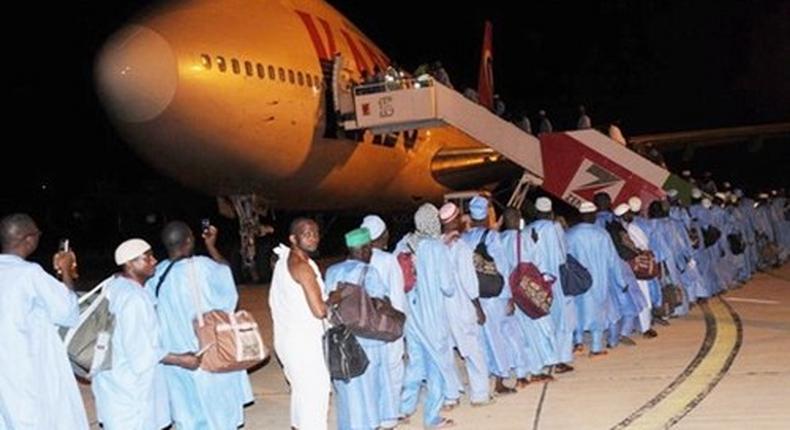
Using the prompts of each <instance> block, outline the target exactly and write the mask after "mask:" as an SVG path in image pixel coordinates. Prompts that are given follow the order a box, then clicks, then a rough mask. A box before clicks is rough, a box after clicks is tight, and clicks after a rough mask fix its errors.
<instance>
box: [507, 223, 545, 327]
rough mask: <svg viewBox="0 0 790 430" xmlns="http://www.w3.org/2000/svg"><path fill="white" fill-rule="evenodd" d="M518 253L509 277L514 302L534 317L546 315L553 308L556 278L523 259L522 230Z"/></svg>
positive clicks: (518, 241)
mask: <svg viewBox="0 0 790 430" xmlns="http://www.w3.org/2000/svg"><path fill="white" fill-rule="evenodd" d="M516 255H517V256H518V257H517V258H518V260H517V261H518V264H517V265H516V268H515V269H513V272H512V273H511V274H510V279H509V281H510V289H511V292H512V293H513V302H514V303H515V304H516V305H517V306H518V308H519V309H521V311H522V312H524V313H525V314H527V316H528V317H530V318H532V319H538V318H541V317H544V316H546V315H548V313H549V310H550V309H551V302H552V299H553V294H552V291H551V285H552V284H553V283H554V281H555V280H556V279H555V278H554V277H553V276H551V275H549V274H543V273H540V270H538V268H537V267H535V265H534V264H532V263H527V262H523V261H521V231H519V232H518V236H517V241H516Z"/></svg>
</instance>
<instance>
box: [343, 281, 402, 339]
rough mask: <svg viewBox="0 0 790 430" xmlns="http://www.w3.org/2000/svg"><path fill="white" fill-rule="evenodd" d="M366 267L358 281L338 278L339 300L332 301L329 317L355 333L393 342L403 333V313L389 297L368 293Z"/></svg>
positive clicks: (368, 337)
mask: <svg viewBox="0 0 790 430" xmlns="http://www.w3.org/2000/svg"><path fill="white" fill-rule="evenodd" d="M368 267H370V266H365V270H364V271H363V272H362V279H361V280H360V282H359V283H360V284H361V285H357V284H352V283H349V282H340V283H339V284H338V288H337V291H338V292H339V293H340V300H339V301H338V302H337V303H336V304H334V305H332V313H331V316H330V321H332V324H334V325H341V324H343V325H345V326H346V327H348V329H349V330H351V332H352V333H354V335H355V336H359V337H364V338H367V339H376V340H383V341H385V342H392V341H394V340H397V339H399V338H401V337H402V336H403V326H404V324H405V323H406V315H405V314H404V313H403V312H401V311H399V310H397V309H395V308H393V307H392V304H391V303H390V301H389V299H388V298H384V299H379V298H375V297H370V295H368V292H367V291H366V290H365V287H364V282H365V275H366V274H367V271H368Z"/></svg>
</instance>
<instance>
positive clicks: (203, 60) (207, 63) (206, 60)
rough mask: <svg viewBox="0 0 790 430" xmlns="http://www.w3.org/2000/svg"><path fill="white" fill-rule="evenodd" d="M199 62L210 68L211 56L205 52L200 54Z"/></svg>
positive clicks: (205, 67) (207, 68)
mask: <svg viewBox="0 0 790 430" xmlns="http://www.w3.org/2000/svg"><path fill="white" fill-rule="evenodd" d="M200 62H201V63H203V68H204V69H206V70H211V57H209V56H208V55H206V54H200Z"/></svg>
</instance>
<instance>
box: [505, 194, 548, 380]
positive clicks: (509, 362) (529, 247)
mask: <svg viewBox="0 0 790 430" xmlns="http://www.w3.org/2000/svg"><path fill="white" fill-rule="evenodd" d="M502 222H503V224H502V226H503V228H504V230H503V231H502V232H500V235H499V236H500V241H501V243H502V249H503V250H504V253H505V258H506V266H505V267H504V272H505V273H513V270H515V268H516V266H518V264H519V263H520V262H531V261H535V252H537V246H536V245H535V242H534V240H533V237H532V235H531V234H529V233H528V232H526V231H525V232H522V231H521V223H522V219H521V214H520V213H519V211H518V210H516V209H514V208H510V207H509V208H506V209H505V211H504V213H503V214H502ZM519 248H520V249H519ZM519 254H520V255H519ZM519 258H520V260H519ZM507 290H508V292H507V294H508V296H512V292H511V291H510V288H509V287H507ZM493 329H495V327H492V330H493ZM499 330H501V332H502V335H501V336H500V337H502V338H504V339H505V341H506V342H507V343H506V345H505V350H504V351H501V350H500V351H498V352H499V353H498V354H497V356H492V357H490V358H491V362H492V363H493V364H492V365H491V366H490V367H491V368H492V369H497V370H496V371H497V372H500V374H501V375H502V376H507V375H509V374H510V372H511V369H512V371H513V372H514V373H515V374H516V378H517V386H518V387H519V388H523V387H526V386H527V385H528V384H529V383H530V382H542V381H552V380H554V377H553V376H551V375H550V374H549V372H550V370H551V366H553V365H554V364H556V361H555V360H556V359H557V352H556V350H557V349H556V347H555V336H554V323H553V322H552V319H551V315H546V316H544V317H542V318H538V319H532V318H530V317H529V316H527V314H525V313H524V312H522V311H521V310H520V309H516V307H515V303H514V302H513V300H512V299H511V300H509V303H508V304H507V307H506V309H505V318H504V324H503V325H502V326H500V327H499ZM492 338H494V339H495V338H496V337H495V336H492ZM491 351H492V352H494V349H493V348H491ZM495 374H496V373H495Z"/></svg>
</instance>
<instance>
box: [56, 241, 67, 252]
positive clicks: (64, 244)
mask: <svg viewBox="0 0 790 430" xmlns="http://www.w3.org/2000/svg"><path fill="white" fill-rule="evenodd" d="M58 251H63V252H69V240H68V239H60V244H59V245H58Z"/></svg>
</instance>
